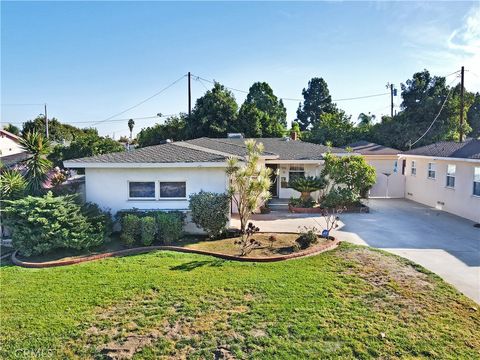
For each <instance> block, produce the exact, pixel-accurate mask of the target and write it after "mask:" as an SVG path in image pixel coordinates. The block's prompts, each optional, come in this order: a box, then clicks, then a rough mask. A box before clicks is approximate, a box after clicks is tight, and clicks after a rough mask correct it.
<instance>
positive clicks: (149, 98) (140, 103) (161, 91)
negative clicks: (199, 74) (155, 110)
mask: <svg viewBox="0 0 480 360" xmlns="http://www.w3.org/2000/svg"><path fill="white" fill-rule="evenodd" d="M185 76H187V75H186V74H184V75H182V76H181V77H179V78H178V79H177V80H175V81H174V82H172V83H171V84H169V85H167V86H165V87H164V88H163V89H161V90H160V91H157V92H156V93H155V94H153V95H151V96H149V97H148V98H146V99H144V100H142V101H140V102H139V103H137V104H135V105H133V106H130V107H129V108H128V109H125V110H123V111H120V112H119V113H116V114H114V115H112V116H110V117H108V118H106V119H104V120H100V121H97V122H96V123H94V124H93V125H98V124H100V123H103V122H105V121H108V120H110V119H113V118H114V117H116V116H119V115H122V114H125V113H126V112H128V111H130V110H132V109H135V108H136V107H139V106H140V105H142V104H144V103H146V102H147V101H149V100H151V99H153V98H154V97H155V96H158V95H160V94H161V93H163V92H164V91H166V90H168V89H169V88H171V87H172V86H173V85H175V84H176V83H178V82H179V81H180V80H182V79H183V78H184V77H185Z"/></svg>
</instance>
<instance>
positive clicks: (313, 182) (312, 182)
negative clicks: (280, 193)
mask: <svg viewBox="0 0 480 360" xmlns="http://www.w3.org/2000/svg"><path fill="white" fill-rule="evenodd" d="M288 186H289V187H291V188H292V189H294V190H297V191H298V192H300V193H301V195H300V199H302V201H307V200H309V199H310V198H311V196H310V194H311V193H312V192H314V191H317V190H322V189H324V188H325V187H326V186H327V181H326V180H325V178H323V177H319V176H317V177H315V176H306V177H296V178H295V179H293V180H292V181H290V182H289V183H288Z"/></svg>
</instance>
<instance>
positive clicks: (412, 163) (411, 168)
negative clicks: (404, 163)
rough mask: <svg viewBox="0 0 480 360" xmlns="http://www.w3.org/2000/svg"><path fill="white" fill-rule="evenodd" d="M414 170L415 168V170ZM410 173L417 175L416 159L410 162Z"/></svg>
mask: <svg viewBox="0 0 480 360" xmlns="http://www.w3.org/2000/svg"><path fill="white" fill-rule="evenodd" d="M413 170H415V172H413ZM410 175H411V176H417V162H416V161H415V160H412V162H411V164H410Z"/></svg>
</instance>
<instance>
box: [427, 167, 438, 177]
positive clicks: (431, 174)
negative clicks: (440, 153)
mask: <svg viewBox="0 0 480 360" xmlns="http://www.w3.org/2000/svg"><path fill="white" fill-rule="evenodd" d="M435 169H436V166H435V164H434V163H428V178H429V179H435V172H436V171H435Z"/></svg>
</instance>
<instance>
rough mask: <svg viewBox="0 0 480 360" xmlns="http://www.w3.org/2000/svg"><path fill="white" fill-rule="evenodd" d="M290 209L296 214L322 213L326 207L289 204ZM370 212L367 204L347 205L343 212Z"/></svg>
mask: <svg viewBox="0 0 480 360" xmlns="http://www.w3.org/2000/svg"><path fill="white" fill-rule="evenodd" d="M288 210H289V211H290V212H291V213H295V214H321V213H322V211H323V210H325V209H324V208H320V207H313V208H299V207H295V206H291V205H288ZM327 210H329V211H331V210H333V208H332V209H330V208H329V209H327ZM338 210H340V209H336V211H338ZM369 212H370V208H369V207H368V206H366V205H363V204H362V206H347V207H346V208H345V209H342V213H344V214H345V213H369Z"/></svg>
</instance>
